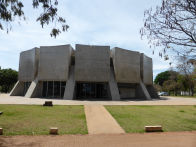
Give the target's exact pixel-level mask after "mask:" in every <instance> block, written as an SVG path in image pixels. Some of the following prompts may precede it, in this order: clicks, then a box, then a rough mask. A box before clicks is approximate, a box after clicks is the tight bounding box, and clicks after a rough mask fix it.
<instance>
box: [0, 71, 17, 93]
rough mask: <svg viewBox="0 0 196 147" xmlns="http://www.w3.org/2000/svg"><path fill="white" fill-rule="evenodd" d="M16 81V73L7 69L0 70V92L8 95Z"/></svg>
mask: <svg viewBox="0 0 196 147" xmlns="http://www.w3.org/2000/svg"><path fill="white" fill-rule="evenodd" d="M17 80H18V72H17V71H15V70H13V69H11V68H9V69H0V92H5V93H8V92H10V91H11V89H12V88H13V86H14V84H15V83H16V82H17Z"/></svg>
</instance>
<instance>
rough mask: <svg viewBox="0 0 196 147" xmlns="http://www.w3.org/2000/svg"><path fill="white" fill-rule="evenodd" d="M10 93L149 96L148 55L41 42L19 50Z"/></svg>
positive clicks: (114, 97)
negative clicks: (39, 44) (15, 79)
mask: <svg viewBox="0 0 196 147" xmlns="http://www.w3.org/2000/svg"><path fill="white" fill-rule="evenodd" d="M10 95H11V96H25V97H30V98H33V97H40V98H59V99H69V100H72V99H89V100H94V99H97V100H103V99H104V100H105V99H108V100H123V99H136V98H137V99H151V98H157V97H158V95H157V93H156V91H155V89H154V87H153V72H152V59H151V58H149V57H147V56H146V55H144V54H143V53H139V52H135V51H130V50H125V49H121V48H118V47H115V48H113V49H111V50H110V47H109V46H89V45H79V44H77V45H76V49H75V50H74V49H73V48H72V47H71V46H70V45H61V46H50V47H49V46H48V47H47V46H41V47H40V48H33V49H31V50H27V51H24V52H21V53H20V62H19V77H18V82H17V83H16V85H15V86H14V88H13V90H12V91H11V93H10Z"/></svg>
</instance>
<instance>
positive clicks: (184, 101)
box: [0, 94, 196, 105]
mask: <svg viewBox="0 0 196 147" xmlns="http://www.w3.org/2000/svg"><path fill="white" fill-rule="evenodd" d="M47 100H52V101H53V103H54V104H55V105H196V98H174V97H165V98H163V97H162V98H161V99H153V100H141V101H135V100H127V101H79V100H62V99H61V100H60V99H59V100H58V99H42V98H25V97H22V96H9V95H8V94H0V104H25V105H42V104H43V103H44V102H45V101H47Z"/></svg>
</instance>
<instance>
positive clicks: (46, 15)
mask: <svg viewBox="0 0 196 147" xmlns="http://www.w3.org/2000/svg"><path fill="white" fill-rule="evenodd" d="M32 6H33V8H34V9H39V7H41V9H42V10H43V12H42V13H41V14H40V16H39V17H38V18H37V21H38V22H40V24H41V26H42V28H43V27H44V26H45V25H48V24H50V23H54V28H53V29H52V31H51V33H50V35H51V37H52V36H54V37H55V38H56V36H57V35H59V33H61V32H64V31H67V29H68V28H69V26H68V25H66V21H65V19H64V18H62V17H60V16H58V9H57V6H58V0H32ZM23 7H24V5H23V2H22V1H21V0H0V30H4V29H5V28H6V29H7V32H9V31H10V30H11V29H12V25H11V22H14V20H15V18H16V17H18V18H20V20H26V18H25V14H24V11H23ZM21 18H22V19H21ZM57 24H60V27H57Z"/></svg>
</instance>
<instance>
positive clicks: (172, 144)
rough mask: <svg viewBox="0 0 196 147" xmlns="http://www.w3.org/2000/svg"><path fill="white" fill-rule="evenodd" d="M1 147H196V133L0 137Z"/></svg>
mask: <svg viewBox="0 0 196 147" xmlns="http://www.w3.org/2000/svg"><path fill="white" fill-rule="evenodd" d="M0 146H1V147H29V146H30V147H196V132H164V133H143V134H142V133H132V134H101V135H100V134H99V135H58V136H49V135H47V136H8V137H3V136H0Z"/></svg>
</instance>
